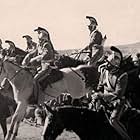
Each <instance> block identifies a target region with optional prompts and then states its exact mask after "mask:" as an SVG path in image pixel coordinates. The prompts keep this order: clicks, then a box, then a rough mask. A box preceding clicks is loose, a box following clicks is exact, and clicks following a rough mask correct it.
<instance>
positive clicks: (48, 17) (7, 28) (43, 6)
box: [0, 0, 140, 50]
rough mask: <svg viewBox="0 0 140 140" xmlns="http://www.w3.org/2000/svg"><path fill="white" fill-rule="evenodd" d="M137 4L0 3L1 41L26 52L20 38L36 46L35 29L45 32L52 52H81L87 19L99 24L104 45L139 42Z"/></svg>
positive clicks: (128, 0) (97, 0)
mask: <svg viewBox="0 0 140 140" xmlns="http://www.w3.org/2000/svg"><path fill="white" fill-rule="evenodd" d="M139 13H140V1H139V0H0V18H1V20H0V38H1V39H2V41H3V46H4V47H5V46H6V44H5V43H4V41H5V40H7V39H8V40H11V41H13V42H14V43H15V44H16V46H17V47H20V48H22V49H25V48H26V42H25V39H23V38H22V36H23V35H26V34H28V35H31V36H32V37H33V40H34V41H35V42H37V33H36V32H34V31H33V30H34V29H35V28H37V27H38V26H41V27H44V28H46V29H47V30H48V31H49V33H50V36H51V40H52V42H53V44H54V48H55V49H57V50H58V49H77V48H84V47H85V46H86V45H87V44H88V42H89V31H88V28H87V25H88V24H89V21H88V19H86V18H85V17H86V16H87V15H88V16H93V17H95V18H96V19H97V21H98V24H99V26H98V29H99V30H100V31H101V32H102V34H103V35H105V34H106V35H107V41H106V44H105V45H110V46H111V45H120V44H130V43H135V42H139V41H140V14H139Z"/></svg>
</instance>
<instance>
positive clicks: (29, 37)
mask: <svg viewBox="0 0 140 140" xmlns="http://www.w3.org/2000/svg"><path fill="white" fill-rule="evenodd" d="M22 37H23V38H26V39H32V37H31V36H29V35H24V36H22Z"/></svg>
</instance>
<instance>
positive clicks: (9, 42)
mask: <svg viewBox="0 0 140 140" xmlns="http://www.w3.org/2000/svg"><path fill="white" fill-rule="evenodd" d="M5 43H8V44H9V45H13V46H15V43H14V42H12V41H11V40H5Z"/></svg>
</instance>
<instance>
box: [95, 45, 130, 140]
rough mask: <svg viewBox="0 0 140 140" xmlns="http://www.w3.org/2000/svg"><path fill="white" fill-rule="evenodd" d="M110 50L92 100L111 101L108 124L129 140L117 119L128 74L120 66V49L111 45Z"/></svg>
mask: <svg viewBox="0 0 140 140" xmlns="http://www.w3.org/2000/svg"><path fill="white" fill-rule="evenodd" d="M111 50H112V54H111V55H109V56H108V58H107V65H104V68H103V67H102V68H101V70H100V72H101V76H100V82H99V85H98V88H97V91H98V92H97V93H95V94H93V101H95V100H97V99H103V100H104V101H105V102H107V103H109V104H110V103H112V102H113V111H112V112H111V116H110V124H111V125H112V126H113V127H114V128H115V130H116V131H117V132H118V133H119V134H120V135H121V136H122V137H123V138H124V139H127V140H130V137H129V136H128V134H127V131H126V128H125V127H124V126H123V124H122V123H121V122H120V121H119V119H120V117H121V115H122V113H123V111H124V104H125V97H124V94H125V91H126V87H127V83H128V75H127V73H126V72H122V71H121V68H120V67H121V63H122V58H123V56H122V53H121V51H120V50H119V49H117V48H116V47H113V46H112V47H111Z"/></svg>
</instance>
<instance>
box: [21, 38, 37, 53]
mask: <svg viewBox="0 0 140 140" xmlns="http://www.w3.org/2000/svg"><path fill="white" fill-rule="evenodd" d="M23 38H25V39H26V42H27V48H26V51H27V52H30V51H33V50H35V49H36V47H37V43H35V42H34V41H33V40H32V37H31V36H29V35H24V36H23Z"/></svg>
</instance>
